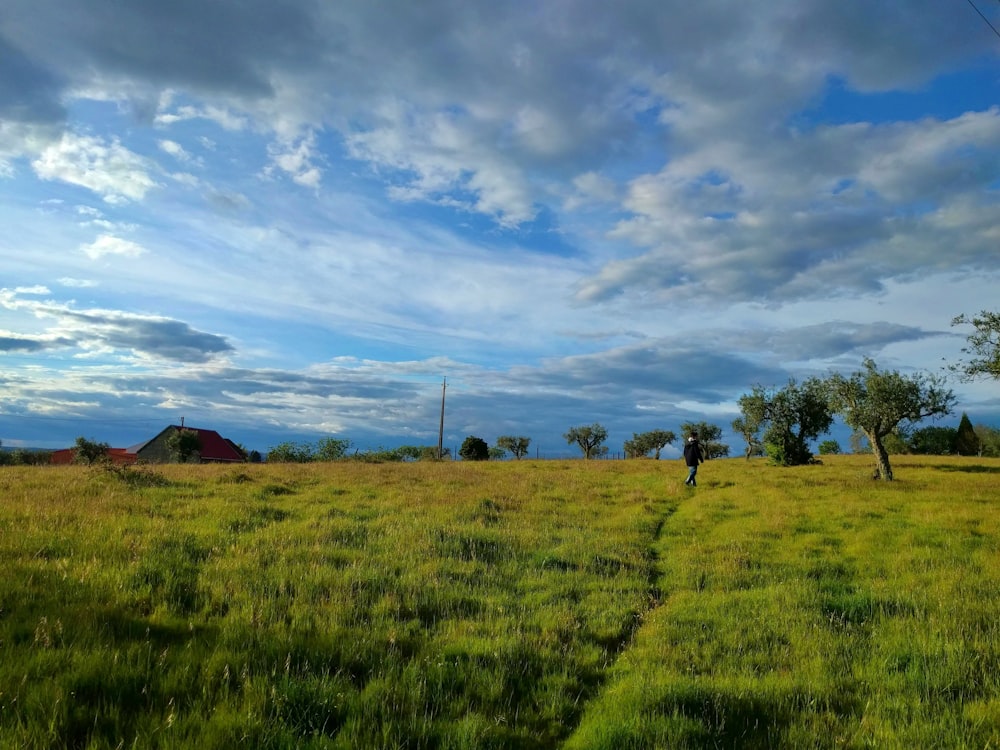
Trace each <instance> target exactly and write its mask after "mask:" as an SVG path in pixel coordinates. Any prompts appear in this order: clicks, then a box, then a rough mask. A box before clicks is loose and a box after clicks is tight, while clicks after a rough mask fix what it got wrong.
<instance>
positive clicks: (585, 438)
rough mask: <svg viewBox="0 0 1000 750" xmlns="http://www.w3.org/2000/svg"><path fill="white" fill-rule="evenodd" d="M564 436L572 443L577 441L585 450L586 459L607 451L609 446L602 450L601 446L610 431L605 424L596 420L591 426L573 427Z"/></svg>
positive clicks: (581, 448) (582, 449)
mask: <svg viewBox="0 0 1000 750" xmlns="http://www.w3.org/2000/svg"><path fill="white" fill-rule="evenodd" d="M563 437H564V438H565V439H566V442H567V443H569V444H570V445H573V443H576V444H577V445H578V446H579V447H580V450H581V451H583V457H584V458H585V459H589V458H593V457H594V456H596V455H602V454H603V453H606V452H607V448H604V450H601V447H602V446H603V444H604V441H605V440H607V439H608V431H607V429H606V428H605V427H604V425H601V424H599V423H597V422H594V424H592V425H590V426H583V427H571V428H570V429H569V431H568V432H567V433H566V434H565V435H563Z"/></svg>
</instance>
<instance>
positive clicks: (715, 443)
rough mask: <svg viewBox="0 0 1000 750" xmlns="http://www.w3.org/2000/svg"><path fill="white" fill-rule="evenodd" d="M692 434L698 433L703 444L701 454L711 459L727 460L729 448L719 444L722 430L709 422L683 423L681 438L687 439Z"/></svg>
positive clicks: (699, 440)
mask: <svg viewBox="0 0 1000 750" xmlns="http://www.w3.org/2000/svg"><path fill="white" fill-rule="evenodd" d="M692 432H696V433H698V442H700V443H701V454H702V456H704V458H705V459H706V460H707V459H709V458H725V457H726V456H728V455H729V446H728V445H726V444H725V443H721V442H719V440H720V439H721V438H722V428H721V427H719V426H718V425H714V424H711V423H709V422H682V423H681V438H682V439H683V438H686V437H687V436H688V435H690V434H691V433H692Z"/></svg>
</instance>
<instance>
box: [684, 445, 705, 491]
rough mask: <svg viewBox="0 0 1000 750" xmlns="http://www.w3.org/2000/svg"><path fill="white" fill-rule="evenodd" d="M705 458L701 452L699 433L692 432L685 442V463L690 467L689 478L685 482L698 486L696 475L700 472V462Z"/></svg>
mask: <svg viewBox="0 0 1000 750" xmlns="http://www.w3.org/2000/svg"><path fill="white" fill-rule="evenodd" d="M704 460H705V457H704V455H702V452H701V443H699V442H698V433H697V432H692V433H691V434H690V435H688V439H687V442H686V443H684V463H686V464H687V467H688V478H687V479H686V480H685V481H684V484H687V485H690V486H691V487H697V486H698V482H697V481H696V479H695V477H696V475H697V474H698V464H700V463H701V462H702V461H704Z"/></svg>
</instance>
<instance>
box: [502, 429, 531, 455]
mask: <svg viewBox="0 0 1000 750" xmlns="http://www.w3.org/2000/svg"><path fill="white" fill-rule="evenodd" d="M530 445H531V438H530V437H524V436H520V435H519V436H517V437H515V436H513V435H502V436H501V437H498V438H497V447H498V448H502V449H503V450H504V451H508V452H509V453H510V454H511V455H512V456H514V458H515V459H517V460H518V461H520V460H521V459H522V458H524V457H525V456H527V455H528V446H530Z"/></svg>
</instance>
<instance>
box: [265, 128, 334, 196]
mask: <svg viewBox="0 0 1000 750" xmlns="http://www.w3.org/2000/svg"><path fill="white" fill-rule="evenodd" d="M268 155H269V156H270V158H271V165H270V166H269V167H268V168H267V169H266V170H265V174H273V173H274V171H275V169H277V170H280V171H282V172H284V173H286V174H287V175H288V176H289V177H291V178H292V180H293V181H294V182H296V183H297V184H299V185H302V186H303V187H309V188H313V189H315V188H318V187H319V185H320V182H321V180H322V177H323V171H322V170H321V169H320V168H319V167H317V166H316V162H317V161H321V160H322V155H321V154H320V153H319V152H318V151H317V149H316V136H315V134H314V133H307V134H306V135H304V136H302V137H300V138H298V139H297V140H295V141H291V142H279V143H273V144H271V145H270V146H268Z"/></svg>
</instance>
